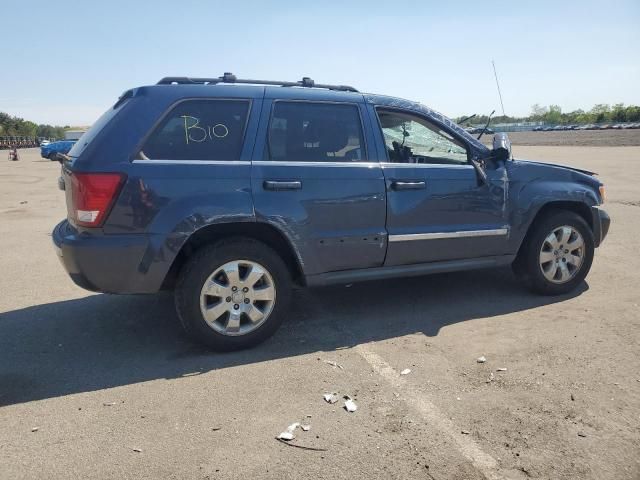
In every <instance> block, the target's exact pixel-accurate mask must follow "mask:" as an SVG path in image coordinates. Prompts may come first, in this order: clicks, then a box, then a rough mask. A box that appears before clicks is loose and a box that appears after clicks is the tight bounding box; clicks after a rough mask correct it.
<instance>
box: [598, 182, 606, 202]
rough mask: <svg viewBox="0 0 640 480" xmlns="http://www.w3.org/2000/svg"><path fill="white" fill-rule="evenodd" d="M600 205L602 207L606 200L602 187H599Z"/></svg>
mask: <svg viewBox="0 0 640 480" xmlns="http://www.w3.org/2000/svg"><path fill="white" fill-rule="evenodd" d="M599 190H600V205H602V204H603V203H604V201H605V200H606V199H607V192H606V190H605V189H604V185H600V188H599Z"/></svg>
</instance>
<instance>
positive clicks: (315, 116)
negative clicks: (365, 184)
mask: <svg viewBox="0 0 640 480" xmlns="http://www.w3.org/2000/svg"><path fill="white" fill-rule="evenodd" d="M267 153H268V156H269V159H270V160H276V161H278V160H280V161H295V162H357V161H362V160H365V159H366V153H365V146H364V139H363V137H362V124H361V122H360V113H359V111H358V107H357V106H356V105H349V104H337V103H314V102H284V101H279V102H276V103H274V107H273V113H272V115H271V122H270V124H269V144H268V152H267Z"/></svg>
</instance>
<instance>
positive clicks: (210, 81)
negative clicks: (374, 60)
mask: <svg viewBox="0 0 640 480" xmlns="http://www.w3.org/2000/svg"><path fill="white" fill-rule="evenodd" d="M218 83H242V84H250V85H276V86H280V87H308V88H326V89H328V90H338V91H341V92H358V90H356V89H355V88H353V87H350V86H349V85H325V84H323V83H315V82H314V81H313V80H312V79H311V78H309V77H303V78H302V80H300V81H299V82H279V81H276V80H249V79H246V78H236V76H235V75H234V74H233V73H229V72H225V74H224V75H222V76H221V77H218V78H193V77H164V78H163V79H162V80H160V81H159V82H158V85H176V84H177V85H194V84H201V85H216V84H218Z"/></svg>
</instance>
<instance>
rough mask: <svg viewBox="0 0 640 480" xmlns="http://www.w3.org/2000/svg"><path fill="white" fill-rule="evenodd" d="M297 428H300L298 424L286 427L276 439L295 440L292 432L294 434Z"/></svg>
mask: <svg viewBox="0 0 640 480" xmlns="http://www.w3.org/2000/svg"><path fill="white" fill-rule="evenodd" d="M299 426H300V422H295V423H292V424H291V425H289V426H288V427H287V429H286V430H285V431H284V432H282V433H281V434H280V435H278V436H277V437H276V438H277V439H279V440H287V441H289V440H293V439H294V438H296V436H295V435H294V434H293V432H295V430H296V428H298V427H299Z"/></svg>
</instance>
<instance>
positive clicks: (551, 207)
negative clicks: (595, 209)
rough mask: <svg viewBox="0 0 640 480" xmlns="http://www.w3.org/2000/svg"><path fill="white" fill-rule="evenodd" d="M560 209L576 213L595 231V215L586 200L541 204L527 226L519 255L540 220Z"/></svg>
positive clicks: (556, 201) (555, 201) (519, 248)
mask: <svg viewBox="0 0 640 480" xmlns="http://www.w3.org/2000/svg"><path fill="white" fill-rule="evenodd" d="M560 211H569V212H573V213H575V214H576V215H578V216H579V217H580V218H582V219H583V220H584V221H585V222H586V223H587V225H588V226H589V228H590V229H591V232H592V233H595V231H594V224H593V215H592V214H591V207H590V206H589V205H587V204H586V203H584V202H580V201H575V200H554V201H550V202H547V203H545V204H543V205H542V206H540V208H538V211H537V212H536V213H535V215H534V216H533V219H532V220H531V223H530V224H529V227H528V228H527V231H526V233H525V234H524V236H523V237H522V240H521V241H520V245H519V247H518V254H517V257H519V256H520V252H521V251H522V248H523V246H524V244H525V242H526V240H527V238H529V236H530V235H531V232H532V231H533V229H534V228H535V227H536V225H537V223H538V221H539V220H540V219H541V218H543V217H544V216H546V215H548V214H549V213H551V212H560Z"/></svg>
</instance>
